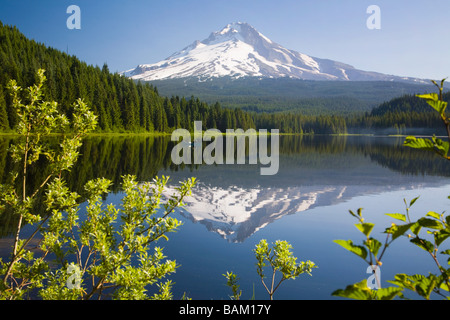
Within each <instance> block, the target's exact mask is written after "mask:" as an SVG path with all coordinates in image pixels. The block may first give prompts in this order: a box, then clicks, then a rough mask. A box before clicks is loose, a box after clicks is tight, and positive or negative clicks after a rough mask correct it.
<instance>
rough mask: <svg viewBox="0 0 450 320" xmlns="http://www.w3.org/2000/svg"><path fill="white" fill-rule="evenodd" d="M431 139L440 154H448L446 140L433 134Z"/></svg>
mask: <svg viewBox="0 0 450 320" xmlns="http://www.w3.org/2000/svg"><path fill="white" fill-rule="evenodd" d="M431 139H432V141H433V143H434V147H435V148H436V149H437V152H438V153H439V154H440V155H441V156H444V157H446V156H447V154H448V150H449V147H450V145H449V143H448V141H442V140H441V139H439V138H436V137H435V136H433V137H432V138H431Z"/></svg>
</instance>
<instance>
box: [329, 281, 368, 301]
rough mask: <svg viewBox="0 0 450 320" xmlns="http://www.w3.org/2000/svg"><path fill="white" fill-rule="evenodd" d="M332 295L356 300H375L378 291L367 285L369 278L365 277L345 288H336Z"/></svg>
mask: <svg viewBox="0 0 450 320" xmlns="http://www.w3.org/2000/svg"><path fill="white" fill-rule="evenodd" d="M332 295H333V296H337V297H343V298H349V299H356V300H374V299H375V296H376V291H372V290H371V289H370V288H369V287H368V286H367V280H366V279H364V280H362V281H361V282H358V283H355V284H351V285H348V286H347V287H346V288H345V289H344V290H342V289H339V290H336V291H334V292H333V293H332Z"/></svg>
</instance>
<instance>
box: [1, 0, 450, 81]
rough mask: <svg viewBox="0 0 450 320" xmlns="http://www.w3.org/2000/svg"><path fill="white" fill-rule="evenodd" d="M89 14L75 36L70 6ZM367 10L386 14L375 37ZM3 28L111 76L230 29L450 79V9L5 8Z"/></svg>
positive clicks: (357, 2) (200, 1)
mask: <svg viewBox="0 0 450 320" xmlns="http://www.w3.org/2000/svg"><path fill="white" fill-rule="evenodd" d="M72 4H74V5H78V6H79V7H80V9H81V29H80V30H70V29H68V28H67V27H66V20H67V19H68V18H69V16H70V14H67V13H66V10H67V7H68V6H69V5H72ZM369 5H378V6H379V7H380V10H381V29H379V30H370V29H368V28H367V26H366V20H367V19H368V18H369V16H370V14H367V13H366V9H367V7H368V6H369ZM0 21H2V22H3V23H4V24H9V25H15V26H17V27H18V28H19V30H20V31H21V32H23V33H24V34H25V35H26V36H27V37H29V38H32V39H35V40H36V41H38V42H42V43H45V44H46V45H48V46H51V47H54V48H57V49H60V50H63V51H66V50H68V51H69V53H70V54H74V55H76V56H78V57H79V58H80V59H81V60H83V61H86V62H87V63H89V64H93V65H99V66H102V65H103V63H104V62H106V63H108V65H109V67H110V70H111V71H123V70H127V69H131V68H133V67H135V66H136V65H138V64H143V63H154V62H158V61H160V60H163V59H164V58H166V57H168V56H170V55H171V54H172V53H174V52H175V51H178V50H180V49H182V48H184V47H185V46H187V45H189V44H191V43H192V42H193V41H195V40H203V39H205V38H207V37H208V36H209V34H210V33H211V32H212V31H217V30H220V29H221V28H223V27H224V26H225V25H227V24H228V23H231V22H236V21H241V22H247V23H249V24H251V25H252V26H254V27H255V28H256V29H257V30H258V31H260V32H261V33H263V34H264V35H266V36H267V37H269V38H270V39H271V40H273V41H275V42H277V43H279V44H281V45H283V46H284V47H286V48H288V49H293V50H296V51H299V52H302V53H305V54H309V55H312V56H315V57H319V58H328V59H333V60H337V61H341V62H345V63H348V64H351V65H353V66H354V67H356V68H359V69H363V70H370V71H378V72H383V73H389V74H395V75H400V76H412V77H420V78H432V79H442V78H444V77H450V41H449V40H448V39H449V31H450V1H448V0H428V1H417V0H409V1H404V0H395V1H393V0H370V1H366V0H335V1H331V0H308V1H304V0H296V1H294V0H277V1H274V0H270V1H269V0H238V1H237V0H223V1H217V0H163V1H161V0H150V1H149V0H147V1H143V0H131V1H123V0H121V1H119V0H108V1H106V0H95V1H94V0H70V1H66V0H53V1H50V0H39V1H36V0H28V1H25V0H0Z"/></svg>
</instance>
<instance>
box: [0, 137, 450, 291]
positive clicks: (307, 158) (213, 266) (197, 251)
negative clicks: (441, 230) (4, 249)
mask: <svg viewBox="0 0 450 320" xmlns="http://www.w3.org/2000/svg"><path fill="white" fill-rule="evenodd" d="M9 142H10V141H9V140H8V139H6V138H4V139H3V140H0V162H1V163H2V165H1V166H0V170H4V172H0V174H2V175H3V176H4V175H5V173H6V172H9V171H10V170H12V166H13V164H12V163H11V162H10V161H9V160H8V159H7V157H6V156H5V153H4V150H5V149H4V148H5V147H6V145H7V144H8V143H9ZM402 142H403V139H402V138H398V137H361V136H354V137H353V136H349V137H329V136H315V137H294V136H283V137H280V159H279V163H280V169H279V171H278V173H277V174H276V175H274V176H261V175H260V171H259V167H258V165H248V164H246V165H196V166H183V167H177V166H175V165H173V164H171V160H170V151H171V149H172V147H173V144H172V143H171V142H170V137H169V138H153V137H151V138H149V137H115V138H102V137H92V138H89V139H86V141H85V142H84V144H83V147H82V150H81V151H82V154H83V157H82V158H81V159H80V160H79V162H78V163H77V165H76V166H75V167H74V168H73V170H72V174H71V175H70V176H68V178H67V180H68V182H69V185H70V187H71V188H72V189H74V190H78V191H80V190H82V186H83V185H84V183H85V182H86V181H87V180H89V179H92V178H94V177H99V176H104V177H107V178H109V179H112V180H113V181H114V183H115V189H114V191H113V192H112V193H111V194H110V195H109V196H108V198H107V202H115V203H118V202H119V201H120V199H121V197H122V194H121V190H120V181H121V179H120V176H121V175H123V174H126V173H132V174H135V175H137V177H138V179H139V180H141V181H149V180H151V179H152V177H154V176H155V175H163V174H164V175H168V176H170V177H171V182H172V184H171V185H170V187H173V186H174V185H176V184H177V183H178V182H179V181H181V180H183V179H185V178H187V177H191V176H195V177H197V179H198V184H197V186H196V187H195V189H194V190H193V194H192V196H191V197H189V198H188V199H186V201H185V202H186V203H187V205H186V207H185V208H184V209H183V210H180V211H177V212H176V213H175V215H176V216H177V218H179V219H180V220H182V221H183V223H184V225H183V226H182V227H181V228H180V230H179V231H178V232H177V233H174V234H171V235H170V236H169V237H170V241H168V242H160V243H158V245H160V246H163V247H164V253H165V254H166V255H167V256H168V257H169V258H171V259H175V260H176V261H177V262H178V263H179V264H180V265H181V266H180V267H179V268H178V270H177V272H176V274H175V275H173V276H171V279H173V280H174V282H175V286H174V298H175V299H177V298H181V296H182V295H183V293H186V294H187V295H188V296H189V297H191V298H193V299H228V295H229V294H230V293H231V292H230V290H229V288H228V287H226V285H225V283H226V281H225V278H224V277H223V276H222V274H223V273H226V272H227V271H233V272H234V273H236V274H237V275H238V277H239V279H240V280H239V283H240V285H241V289H242V291H243V295H242V298H243V299H249V298H251V297H252V295H253V291H254V293H255V297H256V298H257V299H267V298H268V295H267V294H266V292H265V291H264V288H263V286H262V284H261V282H260V280H259V278H258V276H257V273H256V269H255V262H256V259H255V257H254V254H253V252H252V250H253V249H254V247H255V244H256V243H258V242H259V241H260V240H261V239H267V240H268V241H270V242H272V241H275V240H278V239H280V240H287V241H289V242H290V243H291V244H292V245H293V248H294V249H293V251H294V254H295V256H297V257H298V259H299V260H312V261H314V262H315V263H316V264H317V265H318V266H319V268H318V269H314V270H313V276H312V277H310V276H308V275H302V276H300V277H299V278H297V279H296V280H295V281H287V282H284V283H283V284H282V285H281V287H280V288H279V290H278V291H277V292H276V293H275V296H274V297H275V299H332V298H333V297H332V296H331V293H332V292H333V291H334V290H336V289H340V288H345V286H346V285H348V284H351V283H355V282H358V281H361V280H362V279H364V278H367V277H369V274H366V268H367V265H366V264H364V262H363V261H362V260H361V259H360V258H359V257H357V256H355V255H353V254H351V253H349V252H347V251H346V250H344V249H343V248H341V247H340V246H338V245H337V244H335V243H334V242H333V240H335V239H352V240H354V242H356V243H357V244H359V242H360V241H361V240H362V237H361V233H360V232H359V231H358V230H357V229H356V228H355V227H354V223H356V220H355V219H354V218H352V217H351V216H350V215H349V214H348V210H349V209H351V210H356V209H358V208H360V207H363V208H364V210H363V213H364V216H365V218H366V221H368V222H374V223H376V227H375V229H374V231H373V235H374V236H375V237H377V238H378V239H379V240H380V241H382V242H384V239H385V236H384V234H382V232H383V231H384V228H385V227H387V226H389V225H390V223H391V222H392V219H390V218H389V217H387V216H385V215H384V214H385V213H393V212H400V213H404V203H403V199H404V198H406V199H407V200H411V199H412V198H414V197H417V196H420V198H419V200H418V201H417V202H416V204H415V205H414V207H413V210H412V213H411V214H412V217H413V219H414V218H416V217H418V216H419V215H424V214H426V213H427V212H428V211H430V210H433V211H436V212H442V211H445V210H447V208H448V205H449V204H450V200H448V199H447V196H448V195H450V170H449V169H450V164H449V163H447V162H446V161H444V160H440V159H438V158H436V157H435V156H434V155H433V154H431V153H430V154H428V153H425V152H420V151H417V150H413V149H408V148H405V147H403V146H402ZM33 174H34V175H35V176H36V183H37V181H39V179H38V177H39V175H41V174H44V173H42V172H40V171H39V170H36V171H35V172H34V173H33ZM169 191H170V189H169ZM11 225H13V222H11V221H10V219H6V218H3V220H2V227H1V231H2V234H3V236H4V237H7V236H8V234H9V233H10V230H11V227H10V226H11ZM444 264H445V263H444ZM436 271H437V269H436V267H435V265H434V264H433V262H432V261H431V259H430V258H429V257H428V256H427V255H426V253H425V252H424V251H422V250H421V249H419V248H417V247H416V246H413V245H411V244H409V243H408V242H407V240H405V239H399V240H397V242H394V243H393V245H392V246H391V247H390V248H389V249H388V251H387V253H386V254H385V257H384V259H383V266H382V268H381V277H382V282H384V285H386V283H385V281H386V280H390V279H393V275H394V274H395V273H400V272H402V273H411V274H412V273H419V272H420V273H424V274H427V273H428V272H436Z"/></svg>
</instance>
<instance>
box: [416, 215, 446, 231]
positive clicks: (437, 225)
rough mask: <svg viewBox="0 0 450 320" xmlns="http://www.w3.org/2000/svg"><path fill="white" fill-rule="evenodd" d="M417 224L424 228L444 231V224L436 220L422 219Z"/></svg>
mask: <svg viewBox="0 0 450 320" xmlns="http://www.w3.org/2000/svg"><path fill="white" fill-rule="evenodd" d="M417 223H418V224H419V225H420V226H422V227H424V228H430V229H437V230H440V229H443V226H442V223H441V222H440V221H436V220H434V219H428V218H425V217H424V218H420V219H419V220H417Z"/></svg>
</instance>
